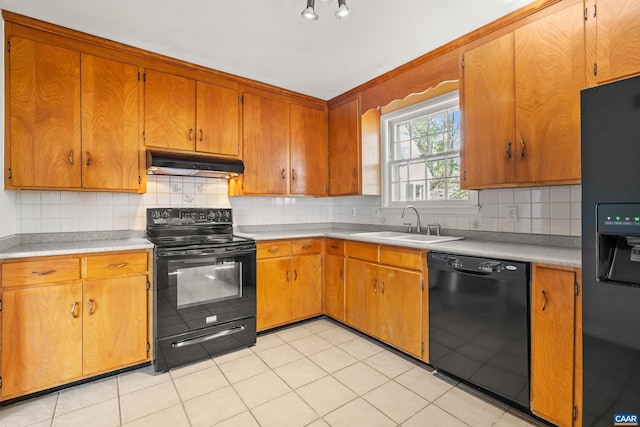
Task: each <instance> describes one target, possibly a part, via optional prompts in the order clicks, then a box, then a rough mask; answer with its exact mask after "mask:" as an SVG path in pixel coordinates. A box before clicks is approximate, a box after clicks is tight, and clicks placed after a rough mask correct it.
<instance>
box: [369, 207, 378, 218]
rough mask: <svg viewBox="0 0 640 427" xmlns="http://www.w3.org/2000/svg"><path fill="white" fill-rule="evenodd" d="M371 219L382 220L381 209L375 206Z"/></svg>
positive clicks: (372, 209)
mask: <svg viewBox="0 0 640 427" xmlns="http://www.w3.org/2000/svg"><path fill="white" fill-rule="evenodd" d="M371 218H380V208H377V207H375V206H373V207H372V208H371Z"/></svg>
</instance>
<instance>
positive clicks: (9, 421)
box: [0, 319, 541, 427]
mask: <svg viewBox="0 0 640 427" xmlns="http://www.w3.org/2000/svg"><path fill="white" fill-rule="evenodd" d="M118 425H125V426H154V427H160V426H170V427H179V426H194V427H201V426H202V427H208V426H220V427H222V426H224V427H232V426H241V427H249V426H264V427H271V426H274V427H288V426H291V427H296V426H312V427H321V426H333V427H342V426H344V427H354V426H367V427H372V426H399V425H401V426H406V427H418V426H420V427H424V426H433V427H437V426H443V427H445V426H446V427H456V426H460V427H464V426H474V427H475V426H479V427H480V426H495V427H508V426H512V427H521V426H537V425H541V424H539V423H537V422H536V421H535V420H533V419H532V418H529V417H527V416H525V415H523V414H521V413H520V412H518V411H517V410H515V409H513V408H509V407H508V406H507V405H505V404H503V403H500V402H496V401H494V400H492V399H489V398H487V397H486V396H484V395H482V394H479V393H477V392H476V391H474V390H471V389H469V388H467V387H465V386H462V385H459V384H457V383H456V382H454V381H452V380H451V379H449V378H447V377H444V376H442V375H440V374H437V373H433V372H431V371H429V370H427V369H425V368H424V367H423V365H420V364H419V363H416V362H413V361H411V360H408V359H407V358H404V357H401V356H399V355H398V354H396V353H395V352H393V351H390V350H388V349H387V348H385V347H384V346H381V345H379V344H378V343H376V342H375V341H373V340H369V339H367V338H366V337H363V336H361V335H359V334H357V333H354V332H352V331H351V330H349V329H347V328H345V327H343V326H341V325H339V324H338V323H335V322H333V321H331V320H328V319H319V320H314V321H310V322H308V323H304V324H301V325H297V326H293V327H291V328H287V329H282V330H279V331H275V332H272V333H269V334H265V335H262V336H260V337H259V338H258V343H257V344H256V345H255V346H254V347H252V348H248V349H243V350H240V351H237V352H234V353H230V354H227V355H224V356H221V357H217V358H214V359H209V360H205V361H203V362H200V363H197V364H194V365H190V366H186V367H183V368H180V369H174V370H172V371H170V372H168V373H162V374H155V373H153V371H152V368H151V367H146V368H142V369H138V370H136V371H132V372H127V373H123V374H120V375H118V376H114V377H110V378H107V379H103V380H99V381H95V382H92V383H88V384H84V385H80V386H76V387H73V388H69V389H66V390H63V391H60V392H55V393H51V394H49V395H46V396H43V397H39V398H34V399H31V400H28V401H25V402H21V403H17V404H14V405H10V406H8V407H5V408H2V409H0V426H7V427H22V426H37V427H40V426H91V427H100V426H118Z"/></svg>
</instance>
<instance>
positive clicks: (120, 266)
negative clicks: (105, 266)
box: [109, 262, 129, 268]
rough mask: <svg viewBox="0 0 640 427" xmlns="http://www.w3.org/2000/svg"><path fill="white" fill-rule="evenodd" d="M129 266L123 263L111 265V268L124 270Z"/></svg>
mask: <svg viewBox="0 0 640 427" xmlns="http://www.w3.org/2000/svg"><path fill="white" fill-rule="evenodd" d="M128 264H129V263H128V262H121V263H120V264H109V268H122V267H124V266H126V265H128Z"/></svg>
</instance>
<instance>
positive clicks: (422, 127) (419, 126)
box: [411, 117, 429, 138]
mask: <svg viewBox="0 0 640 427" xmlns="http://www.w3.org/2000/svg"><path fill="white" fill-rule="evenodd" d="M411 124H412V127H411V129H412V132H413V135H411V136H412V137H413V138H419V137H421V136H427V133H428V131H429V121H428V120H427V118H426V117H421V118H418V119H415V120H413V121H412V122H411Z"/></svg>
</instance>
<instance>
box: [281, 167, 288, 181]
mask: <svg viewBox="0 0 640 427" xmlns="http://www.w3.org/2000/svg"><path fill="white" fill-rule="evenodd" d="M286 173H287V171H286V170H285V169H282V171H281V172H280V176H281V177H282V179H286V178H287V175H286Z"/></svg>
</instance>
